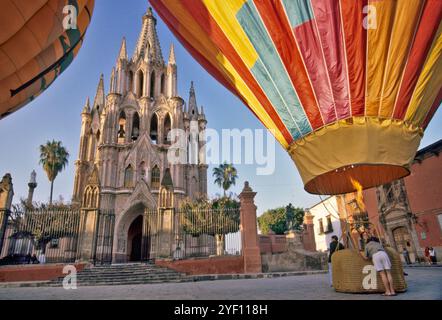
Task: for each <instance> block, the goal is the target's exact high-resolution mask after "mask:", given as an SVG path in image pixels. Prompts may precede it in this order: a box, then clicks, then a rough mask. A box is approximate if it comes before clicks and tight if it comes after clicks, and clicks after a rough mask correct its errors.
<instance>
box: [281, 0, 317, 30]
mask: <svg viewBox="0 0 442 320" xmlns="http://www.w3.org/2000/svg"><path fill="white" fill-rule="evenodd" d="M282 3H283V4H284V7H285V10H286V11H287V16H288V17H289V20H290V24H291V25H292V27H293V28H295V27H297V26H299V25H301V24H303V23H305V22H306V21H309V20H312V19H314V15H313V9H312V5H311V3H310V0H282Z"/></svg>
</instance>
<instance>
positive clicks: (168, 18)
mask: <svg viewBox="0 0 442 320" xmlns="http://www.w3.org/2000/svg"><path fill="white" fill-rule="evenodd" d="M150 3H151V4H152V6H153V7H154V9H155V11H156V12H157V13H158V15H159V16H160V17H161V19H162V20H163V21H164V22H165V23H166V24H167V26H168V27H169V29H170V30H171V31H172V32H173V34H174V35H175V36H176V37H177V38H178V40H179V41H180V42H181V44H182V45H183V46H184V47H185V48H186V49H187V50H188V51H189V52H190V54H191V55H192V56H193V57H194V58H195V59H196V60H197V61H198V62H199V63H200V64H201V65H202V66H203V67H204V69H206V70H207V71H208V72H209V73H210V74H211V75H212V76H213V77H214V78H215V79H216V80H218V81H219V82H220V83H221V84H222V85H223V86H225V87H226V88H227V89H228V90H230V91H231V92H232V93H233V94H235V95H236V96H237V97H238V98H240V99H241V101H243V102H244V100H243V99H242V97H241V96H240V95H238V93H237V91H236V90H235V88H234V87H233V86H232V85H231V84H230V83H229V82H227V81H226V80H225V78H224V75H223V74H222V72H220V71H219V70H218V69H217V68H216V67H215V66H214V65H212V64H211V63H210V61H209V60H207V59H206V58H205V57H204V56H203V55H202V54H200V53H199V52H198V51H197V50H195V49H194V48H193V47H192V45H191V44H190V43H189V42H188V41H187V40H186V39H185V38H184V37H183V36H182V35H181V34H180V32H179V30H178V26H179V25H180V23H179V21H178V20H176V19H175V17H174V16H173V14H172V13H171V12H170V11H169V10H168V8H167V7H166V6H165V5H164V4H163V3H162V2H161V0H150Z"/></svg>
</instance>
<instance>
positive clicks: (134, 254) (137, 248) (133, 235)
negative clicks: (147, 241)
mask: <svg viewBox="0 0 442 320" xmlns="http://www.w3.org/2000/svg"><path fill="white" fill-rule="evenodd" d="M142 239H143V216H141V215H140V216H138V217H137V218H136V219H135V220H134V221H133V222H132V224H131V225H130V227H129V231H128V232H127V244H128V250H127V253H128V260H129V261H130V262H136V261H141V243H142Z"/></svg>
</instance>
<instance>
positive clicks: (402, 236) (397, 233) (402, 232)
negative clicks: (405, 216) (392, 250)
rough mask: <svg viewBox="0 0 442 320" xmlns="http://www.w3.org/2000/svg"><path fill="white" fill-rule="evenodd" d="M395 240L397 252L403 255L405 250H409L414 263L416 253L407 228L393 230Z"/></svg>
mask: <svg viewBox="0 0 442 320" xmlns="http://www.w3.org/2000/svg"><path fill="white" fill-rule="evenodd" d="M393 238H394V243H395V245H396V250H397V251H398V252H399V253H401V252H403V250H404V249H407V251H408V254H409V257H410V260H411V262H414V260H415V252H414V249H413V246H412V239H411V235H410V232H409V231H408V229H407V228H406V227H398V228H396V229H393Z"/></svg>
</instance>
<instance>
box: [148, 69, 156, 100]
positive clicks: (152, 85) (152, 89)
mask: <svg viewBox="0 0 442 320" xmlns="http://www.w3.org/2000/svg"><path fill="white" fill-rule="evenodd" d="M149 96H150V97H151V98H153V97H155V71H152V73H151V74H150V95H149Z"/></svg>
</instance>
